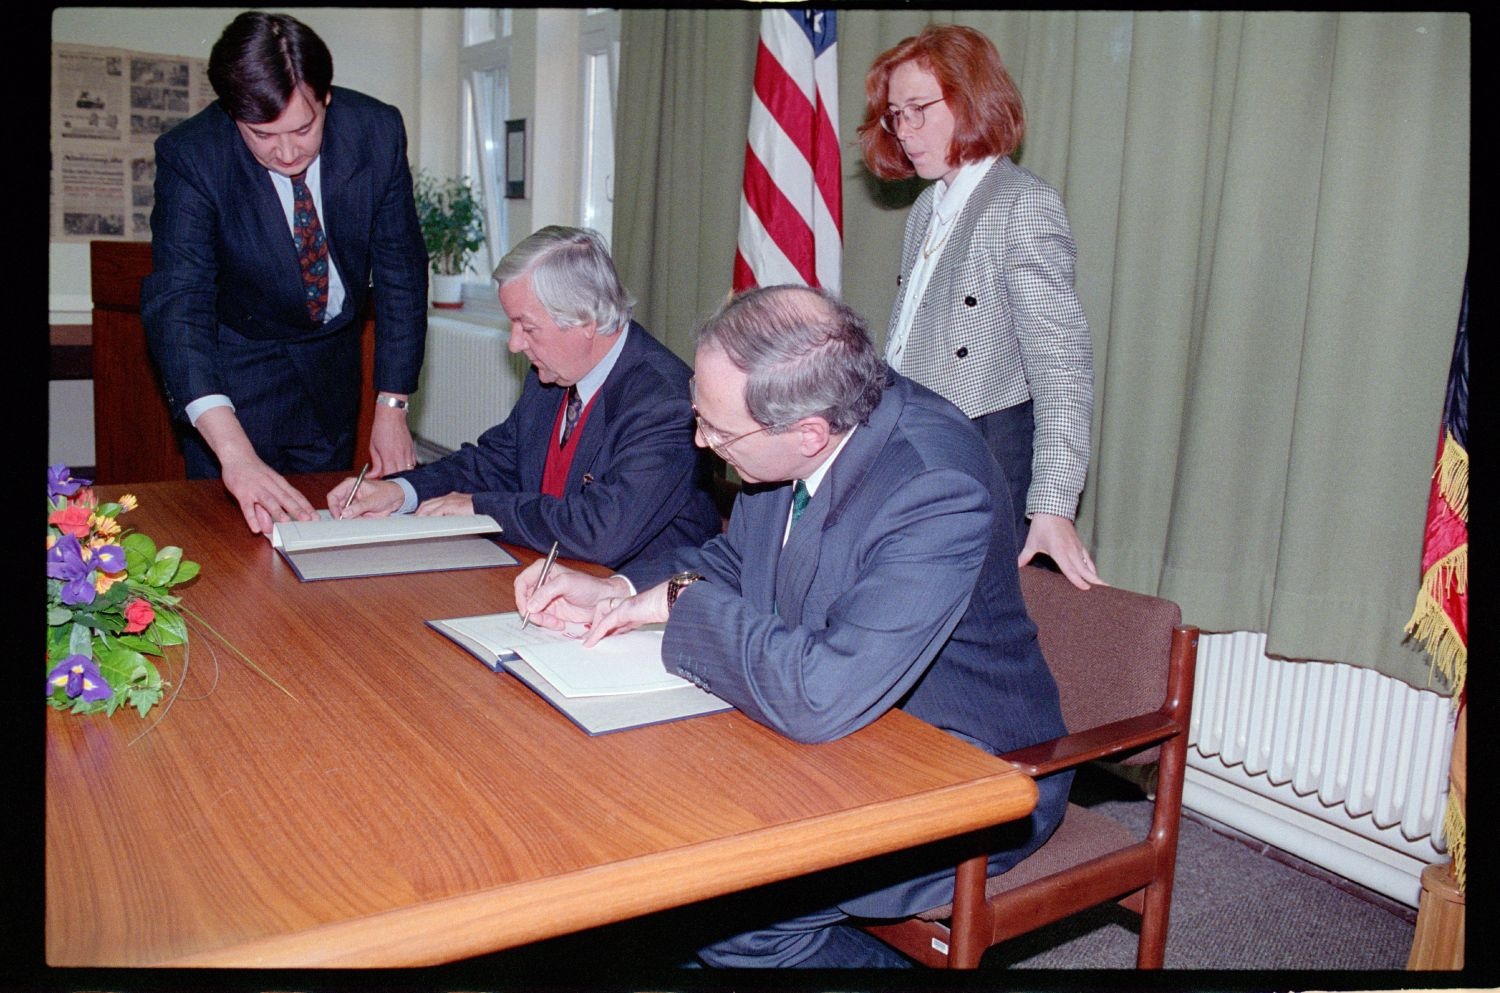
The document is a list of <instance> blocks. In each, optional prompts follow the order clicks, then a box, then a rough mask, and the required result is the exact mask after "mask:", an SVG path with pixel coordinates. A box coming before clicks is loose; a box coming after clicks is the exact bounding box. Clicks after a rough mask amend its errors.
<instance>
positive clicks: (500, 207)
mask: <svg viewBox="0 0 1500 993" xmlns="http://www.w3.org/2000/svg"><path fill="white" fill-rule="evenodd" d="M463 16H464V26H463V36H462V39H461V41H460V48H459V56H458V65H459V77H460V87H461V89H462V96H461V99H462V106H463V122H464V127H463V139H462V148H461V157H462V162H463V167H462V168H463V174H464V175H465V176H466V177H468V178H469V180H470V182H472V183H473V184H474V185H475V187H476V188H477V189H478V190H479V193H480V196H481V197H482V198H483V201H484V215H485V218H484V219H485V243H484V247H483V248H481V249H480V251H479V254H478V256H476V258H475V260H474V263H473V268H474V270H477V272H478V273H479V276H478V279H477V281H479V282H483V283H485V284H487V283H488V281H489V274H490V273H491V272H493V271H494V268H495V265H496V264H497V263H498V262H499V261H500V258H501V256H503V255H504V254H505V252H506V251H507V250H509V248H510V209H509V203H508V201H507V200H506V199H505V188H504V180H505V133H504V121H505V119H506V118H507V117H508V116H509V114H510V89H511V78H510V75H511V67H512V65H513V64H514V53H513V50H512V49H513V40H514V39H513V36H512V32H511V11H510V8H508V7H507V8H493V9H475V8H466V9H465V10H464V11H463ZM486 21H488V24H486V23H485V22H486ZM487 29H488V30H487ZM486 34H487V35H489V36H488V37H485V36H484V35H486ZM471 38H472V39H474V40H472V41H471V40H470V39H471ZM468 281H469V282H475V281H476V279H475V277H474V276H473V274H472V273H471V274H470V278H469V280H468Z"/></svg>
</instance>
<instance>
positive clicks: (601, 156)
mask: <svg viewBox="0 0 1500 993" xmlns="http://www.w3.org/2000/svg"><path fill="white" fill-rule="evenodd" d="M582 27H583V29H582V37H581V39H580V43H581V44H580V52H581V54H582V56H583V59H582V64H583V87H582V89H581V91H580V92H581V93H582V95H583V108H582V115H581V118H582V122H583V136H582V148H583V174H582V177H581V178H582V189H581V190H580V191H579V203H580V212H581V214H582V216H581V217H580V218H579V223H580V224H582V225H583V226H584V227H589V228H593V229H594V230H596V231H598V232H599V233H600V234H602V235H603V236H604V240H605V241H606V242H609V243H610V244H611V246H612V245H613V242H612V240H611V234H612V228H613V226H614V179H615V176H614V173H615V92H616V90H617V88H618V86H619V81H620V68H619V67H620V12H619V11H618V10H612V9H609V8H604V7H590V8H588V9H587V10H586V11H585V12H584V16H583V26H582Z"/></svg>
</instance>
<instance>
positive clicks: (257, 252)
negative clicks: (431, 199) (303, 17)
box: [141, 11, 427, 533]
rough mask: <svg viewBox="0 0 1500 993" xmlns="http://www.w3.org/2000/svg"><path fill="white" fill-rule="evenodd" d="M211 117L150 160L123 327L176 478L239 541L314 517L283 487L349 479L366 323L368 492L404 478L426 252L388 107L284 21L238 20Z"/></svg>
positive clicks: (221, 43)
mask: <svg viewBox="0 0 1500 993" xmlns="http://www.w3.org/2000/svg"><path fill="white" fill-rule="evenodd" d="M208 75H209V81H210V82H211V83H212V84H213V87H214V92H215V93H216V94H218V97H219V99H218V100H217V101H216V102H215V103H213V104H211V105H209V106H208V107H207V108H205V109H204V110H203V111H202V112H201V113H199V114H196V115H194V116H193V117H191V118H189V119H188V120H186V121H184V122H183V123H182V124H180V125H178V126H177V127H176V128H173V129H172V130H171V131H170V132H168V133H167V134H165V135H162V136H161V138H159V139H158V140H157V142H156V204H155V207H154V208H153V210H152V212H151V256H152V272H151V274H150V275H149V276H148V277H147V278H146V280H145V282H144V283H143V284H142V287H141V317H142V319H143V321H144V323H145V326H146V334H147V339H148V341H149V343H150V346H151V352H152V355H153V356H154V358H155V360H156V363H157V366H158V368H159V370H160V371H161V377H162V382H163V386H164V388H165V391H166V395H167V403H168V406H169V407H170V408H171V410H172V412H173V415H174V416H175V417H177V418H179V419H181V420H185V421H187V422H189V423H190V424H191V425H192V428H193V429H196V430H183V431H181V432H179V437H180V438H181V439H182V444H183V453H184V456H185V458H186V462H187V471H188V476H189V478H214V477H221V478H222V479H223V480H224V485H225V487H226V488H227V489H228V490H229V492H230V493H231V494H233V496H234V497H235V499H236V500H238V501H239V504H240V509H241V511H242V512H243V513H244V515H245V521H246V523H248V524H249V525H250V528H251V530H252V531H257V532H261V533H267V532H269V531H270V529H271V527H272V525H273V524H274V523H275V522H276V521H285V520H289V519H291V518H293V517H296V518H300V519H304V520H305V519H309V518H310V517H312V516H313V514H314V511H313V507H312V505H311V504H310V503H309V502H308V500H307V499H306V498H305V497H304V496H303V495H302V494H301V493H299V492H298V491H297V490H296V489H295V488H294V487H292V486H291V485H290V484H289V483H288V482H287V481H286V479H285V478H283V477H284V474H286V473H293V472H314V471H321V470H330V469H345V468H348V467H349V466H350V465H351V464H352V462H353V458H354V435H355V426H356V425H355V421H356V418H357V414H358V409H359V382H360V369H359V355H360V345H359V329H360V318H361V315H362V313H363V311H364V308H365V303H366V300H367V298H368V297H369V296H370V295H371V294H372V293H373V295H374V299H375V310H376V321H377V323H376V352H375V386H376V387H377V389H378V390H379V393H378V397H377V405H376V408H375V421H374V424H373V425H372V430H371V438H370V466H371V472H372V474H373V475H375V476H381V475H384V474H386V473H388V472H394V471H398V470H401V469H406V468H409V467H411V466H413V465H415V458H414V455H413V447H412V440H411V431H410V429H409V428H408V427H407V424H406V401H407V398H408V396H409V394H410V393H411V392H412V391H413V390H415V389H416V386H417V373H418V371H419V370H420V368H421V364H422V353H423V347H424V344H425V341H426V336H427V252H426V248H425V247H424V245H423V242H422V235H421V230H420V228H419V226H418V223H417V216H416V207H415V205H414V202H413V196H412V181H411V171H410V168H409V167H408V165H407V162H406V130H405V127H404V125H403V123H402V121H401V114H400V112H399V111H397V110H396V109H395V108H394V107H391V106H388V105H387V104H384V103H381V102H380V101H378V100H375V99H373V98H371V97H368V96H365V95H364V94H362V93H357V92H355V91H353V90H346V89H343V88H342V87H334V86H333V85H332V81H333V59H332V56H331V55H330V54H329V52H328V48H327V46H326V45H325V44H324V43H323V41H322V39H320V38H319V37H318V36H317V35H316V34H314V33H313V31H312V30H311V29H310V28H308V27H307V26H306V25H304V24H302V23H301V22H299V21H297V20H295V19H294V18H291V17H288V16H286V15H284V14H266V13H262V12H258V11H249V12H246V13H244V14H241V15H239V16H238V17H236V18H235V19H234V20H233V21H232V22H231V23H230V24H229V26H228V27H227V28H225V30H224V33H223V34H222V35H221V36H220V37H219V40H218V41H217V42H216V43H215V44H214V47H213V50H212V52H211V53H210V56H209V64H208Z"/></svg>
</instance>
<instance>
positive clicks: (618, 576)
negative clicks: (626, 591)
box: [609, 572, 637, 596]
mask: <svg viewBox="0 0 1500 993" xmlns="http://www.w3.org/2000/svg"><path fill="white" fill-rule="evenodd" d="M609 578H610V579H623V580H625V585H626V586H628V587H630V595H631V596H635V594H636V592H637V591H636V588H635V584H634V583H632V582H631V581H630V577H629V576H627V575H624V574H623V573H619V572H617V573H615V574H614V575H613V576H610V577H609Z"/></svg>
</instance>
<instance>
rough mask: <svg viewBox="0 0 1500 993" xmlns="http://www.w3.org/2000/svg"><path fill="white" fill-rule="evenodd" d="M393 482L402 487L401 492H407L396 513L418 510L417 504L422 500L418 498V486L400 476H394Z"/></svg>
mask: <svg viewBox="0 0 1500 993" xmlns="http://www.w3.org/2000/svg"><path fill="white" fill-rule="evenodd" d="M391 482H393V483H395V484H396V485H397V486H399V487H401V492H402V493H403V494H405V496H404V497H403V498H402V501H401V506H400V507H399V508H397V510H396V513H398V514H409V513H411V512H412V511H414V510H416V509H417V504H418V503H419V502H420V501H418V500H417V488H416V487H415V486H413V485H412V484H411V483H409V482H407V481H406V480H405V479H402V478H401V477H400V476H393V477H392V478H391Z"/></svg>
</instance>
